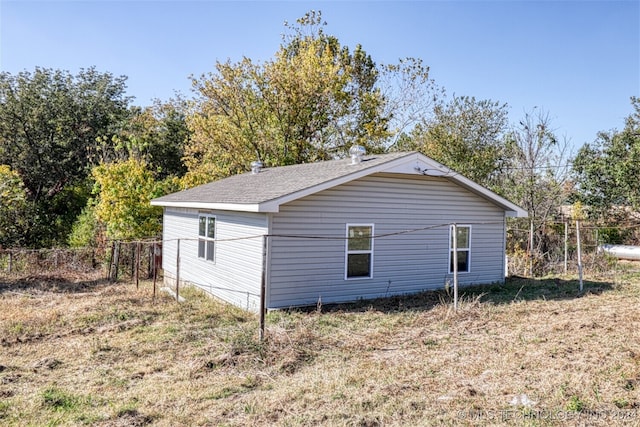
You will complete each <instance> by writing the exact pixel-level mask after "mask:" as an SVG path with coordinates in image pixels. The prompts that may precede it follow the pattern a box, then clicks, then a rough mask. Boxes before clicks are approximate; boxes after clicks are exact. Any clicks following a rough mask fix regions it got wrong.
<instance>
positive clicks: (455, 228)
mask: <svg viewBox="0 0 640 427" xmlns="http://www.w3.org/2000/svg"><path fill="white" fill-rule="evenodd" d="M451 234H452V236H453V310H454V311H458V226H457V225H456V224H455V223H454V224H452V226H451Z"/></svg>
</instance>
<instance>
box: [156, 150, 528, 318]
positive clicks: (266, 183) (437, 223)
mask: <svg viewBox="0 0 640 427" xmlns="http://www.w3.org/2000/svg"><path fill="white" fill-rule="evenodd" d="M252 166H253V169H254V170H253V171H252V172H248V173H245V174H241V175H236V176H231V177H229V178H226V179H222V180H219V181H215V182H211V183H208V184H205V185H201V186H199V187H195V188H192V189H189V190H185V191H181V192H177V193H173V194H169V195H167V196H164V197H160V198H157V199H154V200H153V201H152V202H151V203H152V204H153V205H156V206H162V207H163V208H164V216H163V223H164V224H163V226H164V232H163V242H164V243H163V268H164V275H165V281H167V282H168V283H169V284H175V281H176V279H178V280H179V281H180V283H183V282H184V283H190V284H192V285H195V286H198V287H201V288H202V289H204V290H206V291H208V292H211V293H212V294H214V295H216V296H218V297H219V298H221V299H223V300H226V301H228V302H231V303H233V304H236V305H238V306H241V307H244V308H246V309H249V310H252V311H258V310H259V309H260V307H261V299H260V298H261V296H263V297H264V299H263V301H262V303H263V304H264V307H265V308H285V307H292V306H303V305H314V304H316V303H317V302H318V301H321V302H322V303H337V302H346V301H354V300H358V299H370V298H376V297H384V296H389V295H394V294H409V293H417V292H421V291H424V290H429V289H437V288H442V287H443V286H445V285H446V284H447V283H450V282H451V280H452V277H453V272H454V271H453V270H454V268H453V263H452V248H453V244H452V243H453V239H452V238H451V230H452V229H453V227H452V226H451V225H452V224H456V228H457V234H458V239H457V240H456V246H457V251H456V252H457V255H458V256H457V259H458V269H457V275H458V282H459V284H460V285H461V286H463V285H471V284H483V283H494V282H502V281H504V271H505V265H504V263H505V235H506V232H505V231H506V227H505V218H506V217H524V216H526V215H527V213H526V211H525V210H523V209H522V208H520V207H518V206H516V205H515V204H513V203H511V202H509V201H507V200H505V199H504V198H502V197H500V196H498V195H496V194H495V193H493V192H491V191H489V190H488V189H486V188H484V187H482V186H480V185H478V184H476V183H474V182H472V181H471V180H469V179H467V178H465V177H463V176H462V175H459V174H458V173H456V172H454V171H453V170H451V169H449V168H447V167H445V166H443V165H442V164H440V163H438V162H436V161H434V160H433V159H430V158H429V157H427V156H424V155H422V154H420V153H417V152H397V153H389V154H375V155H364V153H363V152H358V150H356V153H354V155H353V156H352V158H351V159H341V160H331V161H324V162H317V163H308V164H299V165H292V166H283V167H276V168H265V169H262V168H261V164H259V163H258V162H256V163H255V164H254V165H252ZM176 276H178V277H176Z"/></svg>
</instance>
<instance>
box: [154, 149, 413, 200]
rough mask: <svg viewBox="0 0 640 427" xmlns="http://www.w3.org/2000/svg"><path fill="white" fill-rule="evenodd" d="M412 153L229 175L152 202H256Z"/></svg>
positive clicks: (377, 155)
mask: <svg viewBox="0 0 640 427" xmlns="http://www.w3.org/2000/svg"><path fill="white" fill-rule="evenodd" d="M412 154H415V153H407V152H398V153H389V154H372V155H366V156H364V158H363V159H362V162H361V163H360V164H356V165H353V164H351V159H349V158H346V159H340V160H329V161H323V162H316V163H304V164H299V165H291V166H281V167H276V168H265V169H263V170H262V171H261V172H260V173H258V174H252V173H250V172H247V173H244V174H241V175H235V176H230V177H228V178H224V179H221V180H219V181H214V182H210V183H208V184H204V185H200V186H198V187H194V188H191V189H188V190H184V191H180V192H177V193H173V194H169V195H167V196H163V197H160V198H157V199H154V201H153V202H154V204H159V205H162V204H164V203H167V202H169V203H177V202H193V203H215V204H259V203H264V202H267V201H270V200H274V199H278V198H280V197H284V196H287V195H290V194H293V193H296V192H298V191H302V190H305V189H308V188H312V187H315V186H317V185H320V184H325V183H328V182H330V181H333V180H336V179H339V178H344V177H346V176H349V175H351V174H354V173H357V172H361V171H364V170H366V169H369V168H373V167H375V166H379V165H382V164H384V163H387V162H390V161H392V160H396V159H399V158H402V157H406V156H410V155H412Z"/></svg>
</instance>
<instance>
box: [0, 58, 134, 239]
mask: <svg viewBox="0 0 640 427" xmlns="http://www.w3.org/2000/svg"><path fill="white" fill-rule="evenodd" d="M125 81H126V79H125V78H124V77H118V78H116V77H114V76H112V75H111V74H109V73H100V72H98V71H96V70H95V69H94V68H89V69H87V70H81V71H80V72H79V73H78V74H77V75H75V76H74V75H71V74H70V73H68V72H66V71H60V70H52V69H45V68H36V69H35V71H34V72H33V73H30V72H28V71H24V72H21V73H18V74H15V75H14V74H10V73H6V72H2V73H0V164H6V165H9V166H10V167H11V168H12V170H14V171H16V172H17V173H18V174H19V175H20V177H21V179H22V181H23V183H24V186H25V191H26V195H27V199H28V202H29V204H30V206H31V207H30V210H29V212H30V214H29V215H30V218H29V221H28V228H27V230H26V232H25V238H24V243H25V244H28V245H51V244H56V243H61V242H64V241H65V240H66V235H67V234H68V232H69V229H70V226H71V224H72V223H73V220H74V218H75V217H76V216H77V215H78V213H79V212H80V210H81V209H82V207H83V206H84V205H85V204H86V200H87V198H88V195H89V191H88V188H89V186H88V185H87V183H86V178H87V176H88V173H89V170H90V167H91V166H92V165H94V164H97V163H98V162H99V160H100V159H99V157H100V154H101V152H100V150H99V148H100V147H99V145H98V144H96V141H97V140H100V139H103V140H111V138H112V136H113V135H116V134H117V133H118V131H119V129H120V127H121V124H122V122H123V121H124V120H126V118H127V117H128V108H127V106H128V103H129V98H128V97H126V96H125V88H126V86H125Z"/></svg>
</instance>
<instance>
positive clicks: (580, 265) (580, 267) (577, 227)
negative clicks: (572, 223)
mask: <svg viewBox="0 0 640 427" xmlns="http://www.w3.org/2000/svg"><path fill="white" fill-rule="evenodd" d="M576 238H577V239H578V277H579V280H580V292H582V250H581V245H580V221H576Z"/></svg>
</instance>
